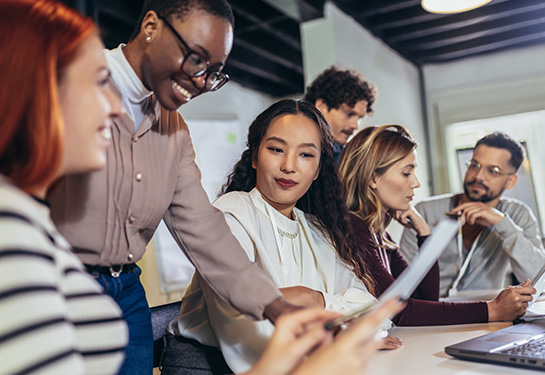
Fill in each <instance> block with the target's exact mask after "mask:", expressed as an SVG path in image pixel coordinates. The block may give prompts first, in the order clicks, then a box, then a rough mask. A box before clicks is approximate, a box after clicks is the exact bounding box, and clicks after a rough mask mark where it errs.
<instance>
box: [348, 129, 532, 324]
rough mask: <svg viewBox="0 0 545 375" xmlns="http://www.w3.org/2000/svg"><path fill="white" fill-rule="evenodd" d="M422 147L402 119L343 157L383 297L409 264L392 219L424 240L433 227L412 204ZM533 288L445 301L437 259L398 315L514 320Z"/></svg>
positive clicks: (421, 320)
mask: <svg viewBox="0 0 545 375" xmlns="http://www.w3.org/2000/svg"><path fill="white" fill-rule="evenodd" d="M416 147H417V143H416V141H415V140H414V139H413V138H412V137H411V135H410V133H409V131H408V130H407V129H405V128H404V127H402V126H401V125H384V126H380V127H368V128H365V129H363V130H362V131H361V132H359V133H358V134H356V135H355V136H354V138H352V140H351V141H350V142H349V143H348V145H347V146H346V148H345V149H344V150H343V152H342V154H341V156H340V159H339V164H338V171H339V175H340V179H341V183H342V185H343V188H344V191H345V193H346V197H347V206H348V209H349V211H351V214H352V215H351V221H352V229H353V230H354V235H355V236H356V238H357V241H358V243H359V245H360V247H361V250H362V254H361V257H360V258H359V261H360V262H364V263H365V267H366V268H367V269H368V270H369V272H370V273H371V275H372V276H373V279H374V282H375V286H376V294H377V297H378V296H380V295H381V294H382V293H383V292H384V291H385V290H386V289H387V288H388V287H389V286H390V285H391V284H392V283H393V282H394V281H395V279H396V278H397V277H398V276H399V275H400V274H401V273H402V272H403V271H404V270H405V269H406V268H407V262H406V261H405V259H404V258H403V256H402V255H401V252H400V249H399V247H398V246H397V244H395V243H394V242H393V241H392V239H391V237H390V236H389V235H388V233H387V232H386V228H387V227H388V224H389V223H390V222H391V221H392V220H396V221H398V222H399V223H400V224H401V225H403V226H405V227H408V228H412V229H414V230H415V231H416V233H417V236H418V242H419V244H420V245H421V244H422V243H423V242H424V240H425V239H426V237H427V236H428V235H429V234H430V227H429V226H428V224H427V223H426V222H425V221H424V219H423V218H422V217H421V216H420V214H419V213H418V211H416V209H415V208H414V207H413V206H412V205H411V201H412V199H413V196H414V189H416V188H418V187H420V181H419V180H418V178H417V176H416V174H415V169H416ZM533 292H535V289H534V288H533V287H532V286H531V285H530V284H529V281H526V282H525V283H523V284H521V285H517V286H510V287H507V288H506V289H504V290H503V291H501V292H500V294H498V296H497V297H496V298H495V299H494V300H492V301H488V302H485V301H482V302H468V303H462V302H458V303H454V302H439V301H438V299H439V267H438V264H437V263H436V264H435V265H434V267H433V268H432V270H431V271H430V272H429V274H428V275H427V276H426V277H425V278H424V280H423V281H422V283H421V284H420V285H419V287H418V288H417V290H416V291H415V293H414V294H413V295H412V298H410V299H409V300H408V301H407V305H406V307H405V308H404V309H403V310H402V311H401V313H399V314H398V315H397V316H396V317H394V319H393V321H394V322H395V323H396V324H398V325H406V326H420V325H442V324H463V323H484V322H492V321H512V320H514V319H515V318H517V317H519V316H521V315H523V314H524V313H525V311H526V307H527V306H528V301H530V300H531V299H532V296H531V294H532V293H533Z"/></svg>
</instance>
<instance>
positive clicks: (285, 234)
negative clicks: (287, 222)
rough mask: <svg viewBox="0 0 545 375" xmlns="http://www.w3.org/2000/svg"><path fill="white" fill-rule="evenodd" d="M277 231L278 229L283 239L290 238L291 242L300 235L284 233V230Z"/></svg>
mask: <svg viewBox="0 0 545 375" xmlns="http://www.w3.org/2000/svg"><path fill="white" fill-rule="evenodd" d="M276 229H278V233H280V235H281V236H282V237H286V238H289V239H290V240H293V239H295V238H296V237H297V234H298V233H288V232H286V231H283V230H282V229H280V228H278V227H276Z"/></svg>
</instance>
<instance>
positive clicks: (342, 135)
mask: <svg viewBox="0 0 545 375" xmlns="http://www.w3.org/2000/svg"><path fill="white" fill-rule="evenodd" d="M316 108H318V109H319V110H320V112H322V114H323V115H324V117H325V118H326V120H327V122H328V123H329V125H330V126H331V131H332V133H333V138H334V139H335V142H337V143H338V144H340V145H341V146H344V145H345V144H346V143H347V142H348V138H350V136H351V135H352V134H353V133H354V132H355V131H356V130H357V129H358V121H359V120H360V119H361V118H363V117H364V116H365V115H366V114H367V102H366V101H365V100H360V101H359V102H356V104H355V105H354V107H350V106H348V104H346V103H343V104H341V106H340V107H339V108H331V109H329V108H328V107H327V104H325V102H323V101H322V100H321V99H318V100H317V101H316Z"/></svg>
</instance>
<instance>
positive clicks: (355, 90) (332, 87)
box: [303, 66, 377, 114]
mask: <svg viewBox="0 0 545 375" xmlns="http://www.w3.org/2000/svg"><path fill="white" fill-rule="evenodd" d="M376 97H377V90H376V88H375V85H373V84H372V83H370V82H368V81H367V80H366V79H365V78H364V77H363V76H362V75H361V74H359V73H358V72H356V71H354V70H349V69H340V68H337V67H335V66H332V67H331V68H329V69H327V70H325V71H324V72H322V74H320V75H319V76H318V77H316V79H315V80H314V81H313V82H312V83H311V84H310V86H308V87H307V91H306V93H305V96H304V98H303V99H305V100H306V101H307V102H309V103H312V104H316V101H317V100H318V99H322V100H323V101H324V103H325V104H326V105H327V108H328V109H330V110H331V109H338V108H339V107H340V106H341V105H343V104H346V105H348V106H349V107H350V108H352V107H354V106H355V105H356V103H357V102H359V101H361V100H365V101H366V102H367V113H369V114H371V113H373V104H374V103H375V100H376Z"/></svg>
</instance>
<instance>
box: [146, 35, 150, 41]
mask: <svg viewBox="0 0 545 375" xmlns="http://www.w3.org/2000/svg"><path fill="white" fill-rule="evenodd" d="M146 42H148V43H149V42H151V36H150V35H148V36H146Z"/></svg>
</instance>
